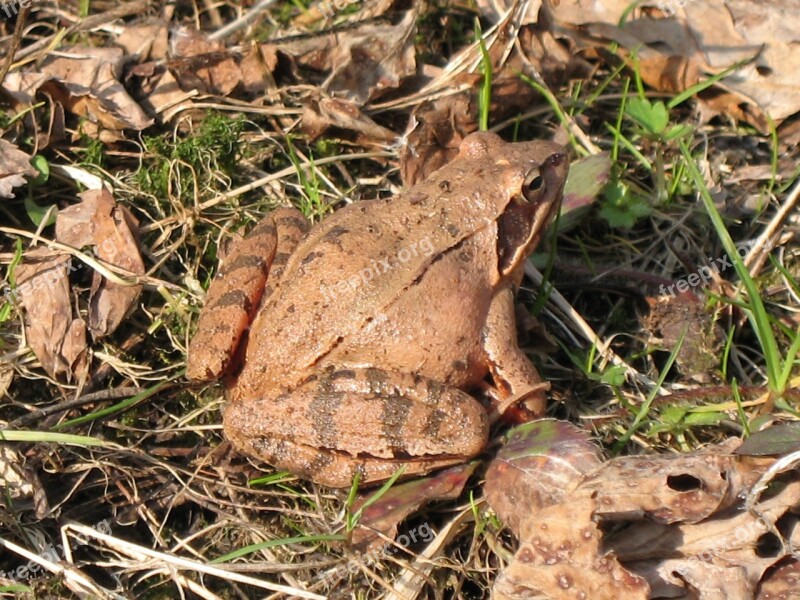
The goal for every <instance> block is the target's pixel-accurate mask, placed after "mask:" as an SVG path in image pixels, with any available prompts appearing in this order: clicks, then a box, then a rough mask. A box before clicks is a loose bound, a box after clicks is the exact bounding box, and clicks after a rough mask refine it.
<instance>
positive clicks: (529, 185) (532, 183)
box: [522, 169, 544, 202]
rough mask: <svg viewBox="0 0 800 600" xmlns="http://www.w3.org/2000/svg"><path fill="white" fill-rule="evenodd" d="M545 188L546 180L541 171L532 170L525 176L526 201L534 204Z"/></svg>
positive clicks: (523, 187)
mask: <svg viewBox="0 0 800 600" xmlns="http://www.w3.org/2000/svg"><path fill="white" fill-rule="evenodd" d="M543 187H544V179H543V178H542V176H541V175H540V174H539V169H532V170H531V171H529V172H528V174H527V175H526V176H525V182H524V183H523V185H522V193H523V195H524V196H525V199H526V200H528V201H529V202H532V201H533V200H534V197H535V196H536V195H537V194H538V193H539V192H540V191H541V189H542V188H543Z"/></svg>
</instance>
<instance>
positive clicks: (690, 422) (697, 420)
mask: <svg viewBox="0 0 800 600" xmlns="http://www.w3.org/2000/svg"><path fill="white" fill-rule="evenodd" d="M724 419H725V415H724V414H723V413H720V412H690V413H689V414H688V415H687V416H686V420H685V423H686V425H687V426H689V427H701V426H704V425H706V426H708V425H718V424H719V423H720V422H721V421H723V420H724Z"/></svg>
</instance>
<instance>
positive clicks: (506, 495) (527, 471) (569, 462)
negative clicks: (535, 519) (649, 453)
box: [483, 419, 601, 531]
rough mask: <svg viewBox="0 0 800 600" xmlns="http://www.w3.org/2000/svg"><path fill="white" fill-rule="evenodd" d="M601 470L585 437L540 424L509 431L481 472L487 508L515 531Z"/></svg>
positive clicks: (562, 424)
mask: <svg viewBox="0 0 800 600" xmlns="http://www.w3.org/2000/svg"><path fill="white" fill-rule="evenodd" d="M600 464H601V459H600V451H599V449H598V448H597V446H596V445H594V444H593V443H591V441H590V440H589V436H588V435H587V434H586V432H584V431H581V430H580V429H578V428H577V427H575V426H574V425H572V424H571V423H568V422H566V421H556V420H554V419H541V420H538V421H532V422H530V423H526V424H524V425H520V426H519V427H515V428H514V429H512V430H511V431H509V433H508V440H507V441H506V443H505V444H503V447H502V448H501V449H500V451H499V452H498V453H497V457H496V458H495V459H494V460H493V461H492V463H491V465H489V469H488V470H487V472H486V484H485V485H484V488H483V489H484V492H485V494H486V499H487V501H488V502H489V505H490V506H491V507H492V509H493V510H494V511H495V512H496V513H497V515H498V516H499V517H500V518H501V519H502V520H503V521H504V522H505V523H506V524H508V526H509V527H511V529H513V530H515V531H518V530H519V528H520V526H521V524H522V522H523V521H524V520H525V519H527V518H528V515H530V513H531V511H532V510H535V509H538V508H543V507H545V506H549V505H551V504H555V503H557V502H559V501H560V500H561V499H562V498H563V497H564V495H565V494H566V493H567V491H569V490H571V489H572V488H573V487H574V485H575V484H576V483H578V482H579V481H580V480H581V478H582V476H583V475H585V474H587V473H589V472H591V471H593V470H594V469H596V468H597V467H598V466H600Z"/></svg>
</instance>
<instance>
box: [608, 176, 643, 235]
mask: <svg viewBox="0 0 800 600" xmlns="http://www.w3.org/2000/svg"><path fill="white" fill-rule="evenodd" d="M603 198H604V203H603V208H601V209H600V216H601V217H602V218H604V219H605V220H606V221H608V224H609V225H611V227H615V228H621V229H630V228H631V227H633V225H634V224H635V223H636V221H637V220H639V219H640V218H641V217H645V216H647V215H649V214H650V212H651V210H652V209H651V207H650V205H649V204H648V203H647V201H646V200H645V199H644V198H641V197H639V196H635V195H633V194H631V193H630V190H629V189H628V186H626V185H625V184H624V183H623V182H622V181H619V180H617V181H612V182H611V183H609V184H608V185H607V186H606V187H605V189H604V190H603Z"/></svg>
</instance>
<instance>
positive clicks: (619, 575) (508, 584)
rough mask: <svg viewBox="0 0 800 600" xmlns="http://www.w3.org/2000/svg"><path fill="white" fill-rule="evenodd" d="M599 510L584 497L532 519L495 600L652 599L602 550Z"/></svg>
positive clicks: (496, 589) (494, 593) (644, 585)
mask: <svg viewBox="0 0 800 600" xmlns="http://www.w3.org/2000/svg"><path fill="white" fill-rule="evenodd" d="M594 509H595V505H594V501H593V500H591V499H590V498H583V499H582V500H581V501H580V502H577V503H576V502H572V503H568V504H566V503H565V504H560V505H556V506H550V507H548V508H545V509H544V510H542V511H540V512H538V513H537V514H536V518H535V519H534V518H531V519H528V520H527V521H526V522H525V523H524V524H523V530H522V532H521V534H520V545H519V550H517V553H516V554H515V555H514V561H513V562H512V563H511V564H510V565H509V566H508V567H506V569H505V570H504V571H503V572H502V573H501V574H500V576H499V577H498V578H497V581H496V582H495V585H494V588H493V590H492V598H493V599H494V600H519V599H523V598H526V599H527V598H559V599H561V598H563V599H564V600H566V599H574V598H586V599H587V600H588V599H589V598H591V600H618V599H619V598H625V599H626V600H645V599H646V598H648V597H649V595H648V594H649V591H650V588H649V586H648V585H647V582H645V580H644V579H643V578H642V577H639V576H637V575H634V574H633V573H631V572H629V571H627V570H626V569H624V568H623V567H622V566H621V565H620V564H619V562H618V561H617V559H616V558H615V557H614V556H613V555H612V554H610V553H608V552H605V551H604V550H603V549H601V542H602V535H601V532H600V529H599V528H598V527H597V524H596V523H594V521H592V514H593V512H594Z"/></svg>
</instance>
